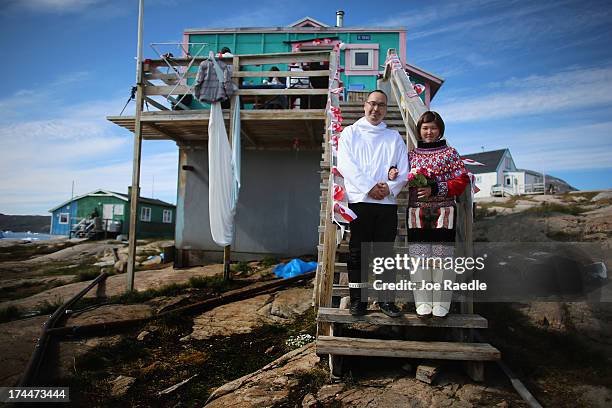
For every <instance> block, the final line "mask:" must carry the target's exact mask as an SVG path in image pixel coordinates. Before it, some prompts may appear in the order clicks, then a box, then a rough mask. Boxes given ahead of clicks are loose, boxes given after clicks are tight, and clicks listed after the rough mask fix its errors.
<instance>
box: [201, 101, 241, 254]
mask: <svg viewBox="0 0 612 408" xmlns="http://www.w3.org/2000/svg"><path fill="white" fill-rule="evenodd" d="M238 106H240V105H238ZM237 114H238V115H240V113H239V112H238V113H237ZM233 120H236V119H235V118H233ZM237 121H238V123H239V122H240V117H239V116H238V119H237ZM234 123H235V122H234ZM234 130H236V126H234ZM238 132H240V128H239V127H238ZM239 134H240V133H238V135H239ZM235 149H238V150H237V151H236V150H235ZM232 150H233V149H232V148H231V147H230V143H229V140H228V139H227V132H226V130H225V123H224V121H223V111H222V109H221V103H219V102H216V103H213V104H211V106H210V120H209V121H208V174H209V190H208V213H209V217H210V232H211V234H212V238H213V240H214V241H215V242H216V243H217V245H220V246H227V245H231V244H232V240H233V236H234V215H235V214H236V203H237V202H238V189H239V188H240V168H239V163H240V162H239V160H240V138H237V139H234V151H232ZM236 159H237V160H238V161H237V163H238V167H237V168H236V166H235V165H234V163H235V160H236Z"/></svg>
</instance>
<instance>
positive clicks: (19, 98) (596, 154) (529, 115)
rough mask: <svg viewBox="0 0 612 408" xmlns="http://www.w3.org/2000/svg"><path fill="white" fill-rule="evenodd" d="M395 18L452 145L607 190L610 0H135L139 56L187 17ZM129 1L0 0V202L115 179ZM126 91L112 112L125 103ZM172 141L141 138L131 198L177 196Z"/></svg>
mask: <svg viewBox="0 0 612 408" xmlns="http://www.w3.org/2000/svg"><path fill="white" fill-rule="evenodd" d="M338 9H342V10H344V11H345V20H344V21H345V26H347V27H349V26H359V27H364V26H372V27H381V26H404V27H406V28H407V30H408V35H407V54H408V62H409V63H411V64H413V65H416V66H418V67H420V68H422V69H425V70H426V71H428V72H431V73H434V74H435V75H437V76H441V77H443V78H444V80H445V82H444V84H443V86H442V88H441V89H440V91H439V92H438V93H437V95H436V96H435V98H434V100H433V101H432V105H431V107H432V109H433V110H436V111H438V112H440V114H441V115H442V117H443V118H444V119H445V122H446V137H447V139H448V140H449V142H450V143H451V144H452V145H453V146H454V147H456V148H457V150H459V152H460V153H464V154H469V153H476V152H479V151H482V150H483V149H484V150H494V149H501V148H509V149H510V151H511V153H512V156H513V157H514V161H515V163H516V165H517V167H519V168H526V169H531V170H536V171H545V172H546V173H547V174H552V175H554V176H557V177H561V178H563V179H564V180H566V181H568V182H569V183H570V184H572V185H573V186H575V187H577V188H579V189H603V188H612V47H611V46H610V43H611V42H612V3H611V2H610V1H609V0H607V1H606V0H601V1H600V0H593V1H591V0H580V1H575V0H572V1H563V0H560V1H512V0H502V1H497V0H482V1H478V0H474V1H470V0H467V1H466V0H464V1H436V2H421V1H387V2H376V3H375V2H372V1H350V2H347V1H343V2H338V1H331V0H328V1H318V0H312V1H309V2H303V1H291V0H282V1H257V2H253V1H248V2H247V1H242V0H233V1H231V2H218V1H214V2H213V1H188V0H166V1H164V0H145V20H144V44H145V47H144V55H145V58H147V57H148V58H155V57H156V55H155V53H154V51H153V50H152V49H151V47H150V46H149V44H150V43H152V42H179V41H181V39H182V32H183V30H184V29H186V28H205V27H206V28H210V27H246V26H248V27H270V26H273V27H276V26H286V25H289V24H290V23H292V22H294V21H296V20H298V19H300V18H302V17H304V16H311V17H314V18H315V19H317V20H319V21H322V22H324V23H327V24H330V25H334V23H335V12H336V10H338ZM137 17H138V1H136V0H121V1H117V0H3V1H1V2H0V49H2V50H4V53H5V56H4V58H3V60H4V63H3V64H2V66H1V68H0V70H1V71H0V72H1V74H2V75H1V77H2V89H3V92H2V95H0V112H1V114H0V175H1V176H0V213H4V214H40V215H46V214H48V210H49V209H50V208H52V207H54V206H56V205H57V204H60V203H61V202H63V201H66V200H68V199H69V198H70V196H71V194H72V185H73V182H74V194H75V195H80V194H85V193H87V192H90V191H93V190H96V189H106V190H112V191H119V192H126V191H127V186H128V185H130V184H131V171H132V170H131V169H132V146H133V134H132V133H130V132H129V131H127V130H125V129H123V128H120V127H118V126H116V125H114V124H112V123H110V122H108V121H106V119H105V117H106V116H107V115H117V114H119V112H121V109H122V108H123V106H124V105H125V103H126V101H127V100H128V97H129V94H130V87H131V86H132V85H133V84H134V82H135V55H136V37H137ZM133 108H134V103H133V102H131V103H130V104H129V105H128V108H127V109H126V111H125V114H129V113H131V112H133ZM177 160H178V149H177V147H176V145H175V144H174V143H173V142H168V141H145V142H144V143H143V161H142V172H141V189H142V195H143V196H148V197H151V196H154V197H155V198H158V199H161V200H164V201H168V202H172V203H175V202H176V184H177Z"/></svg>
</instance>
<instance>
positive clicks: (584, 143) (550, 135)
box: [451, 121, 612, 172]
mask: <svg viewBox="0 0 612 408" xmlns="http://www.w3.org/2000/svg"><path fill="white" fill-rule="evenodd" d="M492 125H493V126H494V123H492ZM451 143H452V144H454V145H456V146H457V148H458V149H459V150H460V151H461V153H463V154H469V153H475V152H480V147H481V145H482V144H483V143H484V144H486V146H485V147H486V150H497V149H503V148H509V149H510V152H511V153H512V156H513V158H514V161H515V163H516V166H517V167H518V168H525V169H530V170H537V171H542V170H545V171H546V172H551V171H552V172H554V171H557V172H558V171H578V170H594V169H606V168H612V158H611V157H610V151H611V150H612V121H606V122H599V123H587V124H577V125H573V126H571V125H570V126H563V127H559V126H555V127H545V128H544V127H543V128H542V129H537V130H535V129H522V130H521V131H516V130H515V129H496V130H494V131H493V130H490V129H489V130H488V131H487V130H486V129H485V130H482V129H481V130H476V131H465V132H454V135H453V137H452V140H451Z"/></svg>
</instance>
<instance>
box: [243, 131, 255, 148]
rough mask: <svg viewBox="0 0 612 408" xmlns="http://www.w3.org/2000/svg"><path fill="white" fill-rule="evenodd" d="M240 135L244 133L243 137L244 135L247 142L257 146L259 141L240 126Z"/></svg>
mask: <svg viewBox="0 0 612 408" xmlns="http://www.w3.org/2000/svg"><path fill="white" fill-rule="evenodd" d="M240 135H242V137H244V138H245V139H246V140H247V142H249V143H250V144H251V145H252V146H254V147H257V143H255V141H254V140H253V139H251V137H250V136H249V135H248V134H247V132H246V131H245V130H244V129H243V128H242V127H240Z"/></svg>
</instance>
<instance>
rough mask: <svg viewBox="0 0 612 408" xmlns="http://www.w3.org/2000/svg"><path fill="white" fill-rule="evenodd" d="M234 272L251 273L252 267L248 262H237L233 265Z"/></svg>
mask: <svg viewBox="0 0 612 408" xmlns="http://www.w3.org/2000/svg"><path fill="white" fill-rule="evenodd" d="M233 269H234V272H238V273H246V274H248V273H251V272H253V268H252V267H250V266H249V263H248V262H238V263H236V264H235V265H234V268H233Z"/></svg>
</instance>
